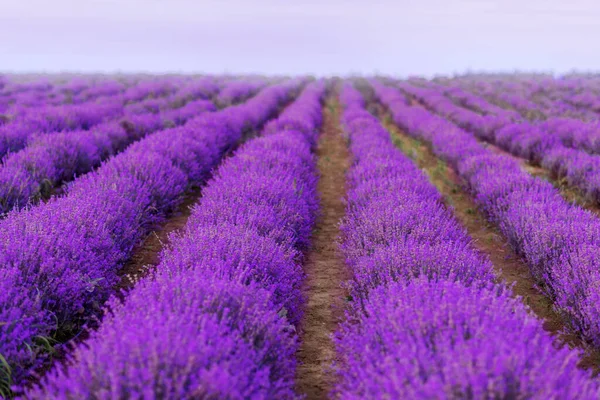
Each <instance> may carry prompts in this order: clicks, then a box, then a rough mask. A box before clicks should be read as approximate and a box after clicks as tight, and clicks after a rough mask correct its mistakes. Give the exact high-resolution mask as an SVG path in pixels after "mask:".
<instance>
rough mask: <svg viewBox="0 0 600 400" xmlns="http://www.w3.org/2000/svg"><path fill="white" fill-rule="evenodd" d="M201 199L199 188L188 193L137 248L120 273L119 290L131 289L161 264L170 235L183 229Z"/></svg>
mask: <svg viewBox="0 0 600 400" xmlns="http://www.w3.org/2000/svg"><path fill="white" fill-rule="evenodd" d="M200 197H201V190H200V189H199V188H196V189H194V190H192V191H190V192H188V193H186V195H185V197H184V199H183V201H182V203H181V204H180V205H179V206H178V207H177V208H176V209H175V210H174V211H173V213H170V214H169V215H168V218H167V219H166V220H165V221H164V222H163V223H162V224H160V225H159V226H157V227H156V228H155V229H154V230H153V231H152V232H150V234H148V236H146V238H145V239H144V240H143V241H142V242H141V243H140V244H138V245H137V246H136V248H135V249H134V251H133V254H132V255H131V258H129V260H128V261H127V262H126V263H125V264H124V265H123V267H122V268H121V270H120V271H119V274H120V275H121V282H119V284H118V285H117V289H130V288H131V287H133V286H134V285H135V283H136V282H137V281H138V280H139V279H140V278H142V277H143V276H144V275H146V274H147V273H148V272H149V271H151V270H152V269H154V268H155V267H156V266H157V265H158V264H159V262H160V254H161V252H162V249H163V248H164V247H165V245H167V244H168V243H169V235H170V234H171V233H173V232H175V231H178V230H181V229H183V227H184V226H185V225H186V224H187V220H188V219H189V217H190V215H191V213H192V206H193V205H194V204H196V203H198V202H199V201H200Z"/></svg>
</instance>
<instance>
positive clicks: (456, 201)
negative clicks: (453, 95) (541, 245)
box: [374, 107, 600, 372]
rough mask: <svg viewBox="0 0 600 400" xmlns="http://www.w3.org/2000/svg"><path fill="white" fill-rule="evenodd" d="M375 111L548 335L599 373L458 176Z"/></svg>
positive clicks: (380, 111) (593, 360)
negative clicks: (578, 353) (577, 351)
mask: <svg viewBox="0 0 600 400" xmlns="http://www.w3.org/2000/svg"><path fill="white" fill-rule="evenodd" d="M374 109H375V110H376V112H377V114H379V115H378V116H379V117H380V118H381V119H382V122H383V124H384V126H385V127H386V129H388V131H389V132H390V133H391V135H392V138H393V140H394V143H395V144H396V145H397V146H398V147H399V148H400V149H401V150H402V151H403V152H404V153H405V154H407V155H408V156H410V157H411V158H412V159H413V160H414V161H415V162H416V163H417V165H418V166H419V168H421V169H423V170H424V171H425V172H426V173H427V174H428V175H429V178H430V180H431V182H432V183H433V184H434V185H435V186H436V187H437V189H438V190H439V191H440V193H442V195H443V196H444V199H445V202H446V204H447V205H448V206H450V207H452V208H453V212H454V215H455V216H456V218H457V219H458V221H459V222H460V223H461V224H462V225H463V226H464V227H465V229H466V230H467V231H468V233H469V235H470V236H471V237H472V238H473V240H474V243H473V244H474V245H475V247H476V248H477V249H478V250H479V251H481V252H482V253H483V254H485V255H487V256H488V257H489V258H490V260H491V261H492V263H493V265H494V269H495V271H496V272H497V273H498V276H499V278H500V279H501V280H502V281H504V282H506V283H507V284H508V285H514V286H513V292H514V294H515V295H517V296H520V297H521V298H522V301H523V302H524V303H525V304H526V305H528V306H529V307H530V309H531V310H532V311H533V313H534V314H536V315H537V316H538V317H539V318H541V319H542V320H543V321H544V323H543V327H544V329H545V330H546V331H548V332H550V333H551V334H553V335H555V336H556V337H557V338H558V340H560V341H561V342H563V343H566V344H568V345H569V346H570V347H572V348H574V347H577V348H580V349H582V350H584V351H586V353H585V356H584V357H583V358H582V359H581V362H580V367H582V368H589V369H593V370H594V371H595V372H598V367H599V365H598V360H600V358H599V354H598V352H596V351H593V350H591V349H587V348H586V345H585V344H584V343H583V342H582V341H581V339H580V338H579V337H578V336H577V335H575V334H574V333H571V331H570V330H569V328H568V326H567V325H566V324H565V323H564V321H563V320H562V318H561V317H560V315H559V314H558V313H556V312H555V311H554V308H553V303H552V301H551V300H550V299H549V298H548V297H546V296H545V295H544V294H542V293H541V292H540V291H539V290H538V289H537V287H536V282H535V279H534V278H533V276H532V275H531V273H530V271H529V267H528V266H527V264H526V263H525V262H524V261H523V260H522V259H521V258H520V257H518V256H517V255H516V254H515V253H514V251H513V250H512V249H511V248H510V246H509V244H508V242H507V240H506V238H505V237H504V236H503V235H502V233H501V232H500V231H499V230H498V229H497V228H496V227H495V226H493V225H491V224H490V223H489V222H488V221H487V219H486V218H485V215H484V214H483V213H482V212H481V211H480V210H479V209H478V207H477V204H476V203H475V202H474V201H473V199H472V198H471V196H470V195H469V194H468V193H467V192H466V191H465V190H464V189H463V187H464V185H463V182H462V180H461V178H460V177H459V176H458V175H457V174H456V172H455V171H454V170H453V169H452V168H450V167H449V166H448V165H447V164H446V163H445V162H443V161H442V160H440V159H439V158H437V156H436V155H435V154H434V153H433V152H432V151H431V149H430V148H429V146H427V145H426V144H424V143H422V142H420V141H418V140H416V139H414V138H412V137H410V136H409V135H407V134H406V133H404V132H402V131H401V130H400V129H399V128H398V127H397V126H396V125H395V124H394V123H393V122H392V119H391V117H390V115H389V114H388V113H386V112H385V110H384V109H383V107H374Z"/></svg>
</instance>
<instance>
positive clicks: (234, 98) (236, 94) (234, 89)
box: [215, 80, 266, 106]
mask: <svg viewBox="0 0 600 400" xmlns="http://www.w3.org/2000/svg"><path fill="white" fill-rule="evenodd" d="M265 84H266V82H265V81H262V80H255V81H246V80H232V81H229V82H227V83H226V84H225V86H224V87H223V89H221V91H220V92H219V95H218V96H217V98H216V99H215V102H216V103H217V104H219V105H222V106H227V105H232V104H235V103H237V102H240V101H242V100H243V99H245V98H247V97H249V96H252V94H254V93H256V92H257V91H258V90H260V89H262V88H263V87H264V86H265Z"/></svg>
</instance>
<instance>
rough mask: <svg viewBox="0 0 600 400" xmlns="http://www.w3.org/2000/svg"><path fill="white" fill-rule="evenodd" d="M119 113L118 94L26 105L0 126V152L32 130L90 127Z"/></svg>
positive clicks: (22, 142)
mask: <svg viewBox="0 0 600 400" xmlns="http://www.w3.org/2000/svg"><path fill="white" fill-rule="evenodd" d="M122 114H123V104H122V101H121V99H120V98H116V99H110V100H105V101H102V102H91V103H83V104H74V105H61V106H40V107H35V108H32V109H29V110H28V111H27V112H25V113H24V114H22V115H17V116H15V117H14V118H13V119H12V120H11V121H10V122H8V123H6V124H4V125H2V126H0V156H4V155H5V154H7V153H8V152H14V151H18V150H21V149H22V148H23V147H25V146H26V145H27V142H28V140H29V138H30V137H31V136H32V135H34V134H39V133H49V132H56V131H71V130H77V129H89V128H90V127H92V126H94V125H98V124H100V123H102V122H105V121H107V120H108V119H114V118H117V117H119V116H121V115H122Z"/></svg>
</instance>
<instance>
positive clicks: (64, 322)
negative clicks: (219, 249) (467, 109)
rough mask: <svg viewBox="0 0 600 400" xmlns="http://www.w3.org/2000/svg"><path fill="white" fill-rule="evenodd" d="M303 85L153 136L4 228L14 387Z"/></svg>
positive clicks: (2, 281)
mask: <svg viewBox="0 0 600 400" xmlns="http://www.w3.org/2000/svg"><path fill="white" fill-rule="evenodd" d="M298 85H299V82H297V81H290V82H286V83H284V84H281V85H278V86H275V87H271V88H268V89H265V90H264V91H263V92H261V93H260V94H259V95H257V96H256V97H254V98H252V99H251V100H249V101H248V102H247V103H245V104H243V105H240V106H235V107H231V108H228V109H225V110H223V111H220V112H217V113H211V114H205V115H203V116H200V117H198V118H195V119H192V120H191V121H189V122H188V123H187V124H185V125H184V126H182V127H179V128H173V129H168V130H163V131H161V132H159V133H157V134H154V135H150V136H148V137H146V138H145V139H143V140H141V141H138V142H136V143H134V144H133V145H132V146H130V147H129V148H128V149H127V150H126V151H125V152H123V153H121V154H119V155H117V156H116V157H114V158H112V159H111V160H110V161H109V162H107V163H105V164H104V165H103V166H102V167H100V168H99V169H98V170H96V171H95V172H92V173H90V174H87V175H85V176H82V177H81V178H80V179H77V181H75V182H74V183H73V184H72V185H70V186H69V187H68V192H67V195H66V196H65V197H62V198H53V199H51V200H50V201H49V202H47V203H45V204H42V205H39V206H38V207H34V208H32V209H30V210H25V211H22V212H15V213H11V214H9V216H8V217H7V218H6V219H4V220H3V221H1V222H0V238H1V240H0V242H1V244H0V265H2V268H1V269H0V312H1V314H0V321H3V324H2V325H0V354H2V356H3V358H4V359H6V360H7V361H8V363H9V365H10V366H11V369H12V375H13V378H14V379H15V381H16V382H18V381H19V378H20V377H21V376H23V375H24V373H25V372H27V371H28V370H29V369H30V368H31V367H32V366H35V364H36V360H38V358H37V356H38V355H39V354H38V353H40V352H41V350H42V349H40V346H39V343H37V342H38V340H39V338H41V337H48V336H50V335H52V334H53V332H55V331H57V330H59V331H61V332H72V331H75V330H77V329H78V327H79V326H80V325H81V323H83V322H85V320H86V318H87V317H88V316H89V315H90V314H93V313H94V312H95V310H97V309H98V308H99V307H100V305H101V304H102V302H103V301H104V300H105V299H106V297H107V296H108V295H109V294H110V293H111V292H112V290H113V287H114V285H115V284H116V283H117V282H118V281H119V274H118V271H119V268H120V266H121V265H122V263H123V262H124V261H126V260H127V259H128V258H129V256H130V255H131V252H132V249H133V247H134V246H135V244H137V243H138V242H139V241H140V240H141V239H142V238H143V237H144V236H145V235H146V234H147V232H149V230H150V229H151V228H152V226H154V224H155V223H156V222H157V221H159V220H161V219H162V218H163V216H164V215H165V214H166V213H167V212H169V210H171V209H173V207H175V206H176V205H177V204H179V202H180V201H181V200H182V196H183V194H184V192H185V191H186V189H187V188H188V187H189V186H190V185H199V184H201V183H202V182H203V180H204V179H206V177H207V176H208V175H209V173H210V170H211V169H212V168H213V167H214V166H215V165H216V164H217V163H218V162H219V160H220V158H221V157H222V155H223V153H224V152H225V151H227V150H228V149H230V148H231V147H232V146H234V145H235V144H236V143H237V142H238V141H239V140H240V138H241V135H242V133H243V131H244V129H247V128H256V127H258V126H259V125H260V124H262V123H263V122H264V121H265V120H266V119H267V118H269V117H270V116H271V115H272V114H273V113H274V112H276V111H277V109H278V107H279V106H281V105H282V104H283V103H284V102H285V101H287V99H288V98H289V97H290V95H291V94H292V93H293V92H294V91H295V90H296V89H297V88H298ZM67 233H68V234H67ZM5 375H6V374H5Z"/></svg>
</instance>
